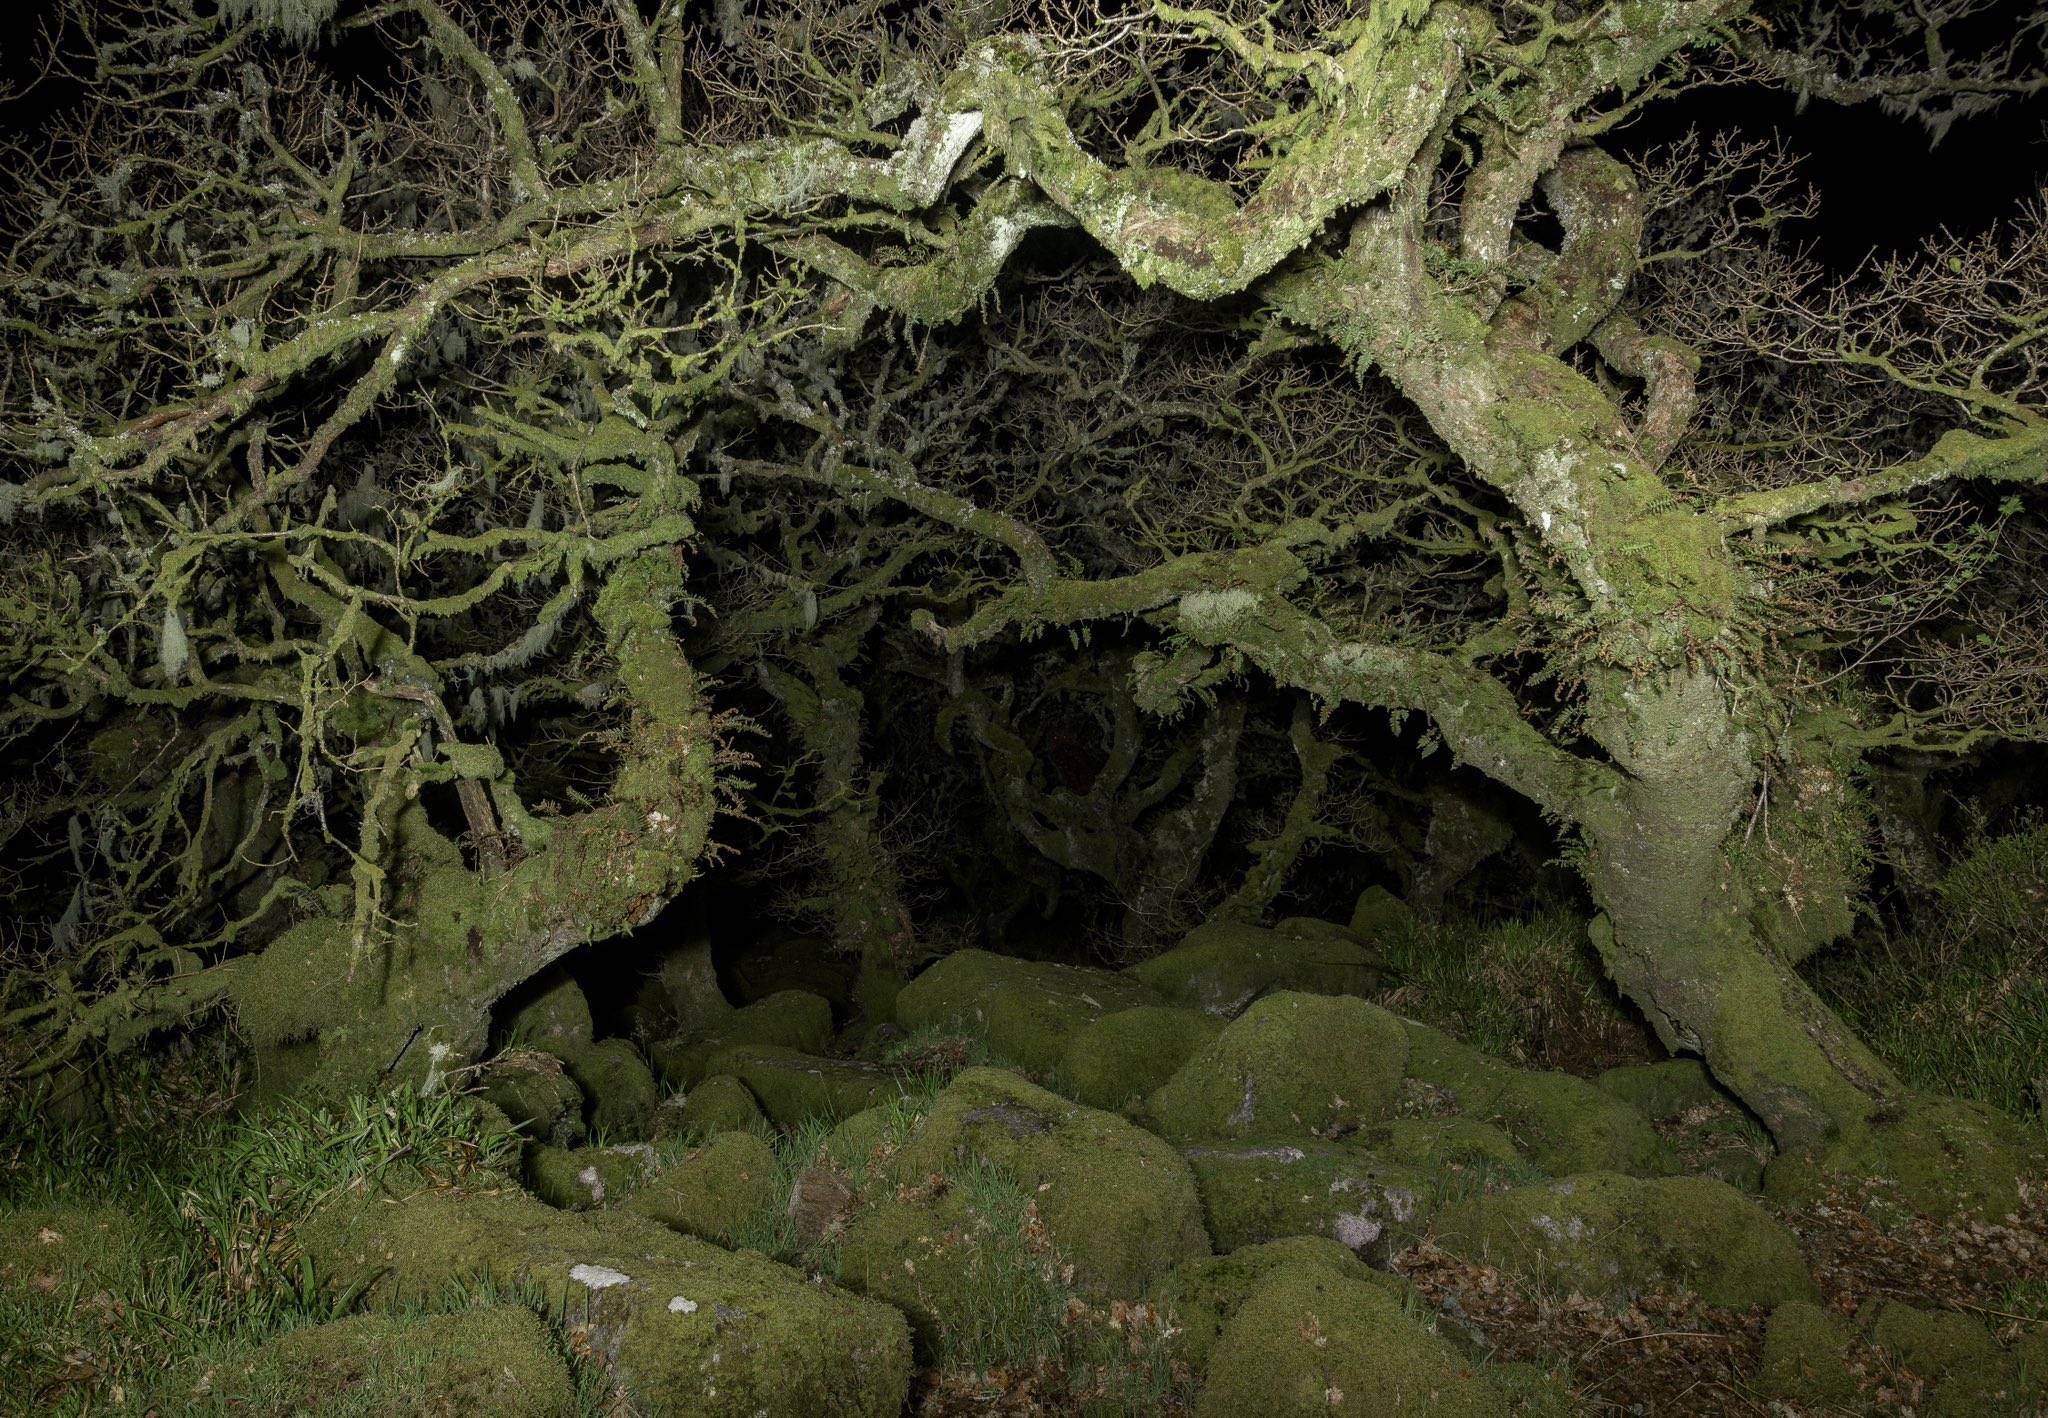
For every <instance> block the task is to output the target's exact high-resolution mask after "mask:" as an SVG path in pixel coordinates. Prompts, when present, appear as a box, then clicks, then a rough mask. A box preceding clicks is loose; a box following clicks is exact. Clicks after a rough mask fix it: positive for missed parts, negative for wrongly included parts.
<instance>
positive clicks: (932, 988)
mask: <svg viewBox="0 0 2048 1418" xmlns="http://www.w3.org/2000/svg"><path fill="white" fill-rule="evenodd" d="M1159 1003H1161V1001H1160V998H1159V995H1158V993H1157V992H1156V991H1154V990H1152V989H1151V988H1149V987H1148V986H1146V985H1144V984H1142V983H1141V982H1139V981H1138V980H1136V979H1133V978H1131V977H1130V976H1128V975H1122V974H1118V973H1117V972H1115V971H1112V970H1091V969H1087V968H1086V967H1083V966H1079V965H1055V964H1050V963H1048V962H1045V961H1040V960H1019V959H1017V958H1015V957H1014V956H1009V955H996V954H994V953H992V952H990V951H986V950H962V951H956V952H955V953H954V954H952V955H949V956H947V957H946V958H945V959H943V960H941V961H939V962H938V963H937V964H936V965H933V966H932V967H931V968H930V969H928V970H926V971H925V972H924V973H923V974H921V975H919V976H918V977H917V978H916V979H914V980H912V981H911V982H910V983H909V984H907V985H905V986H904V987H903V990H902V993H900V994H898V995H897V996H896V1022H897V1023H898V1024H900V1025H902V1026H903V1027H904V1028H905V1029H928V1028H936V1029H953V1030H958V1031H960V1032H963V1033H969V1034H978V1035H980V1036H982V1037H983V1038H985V1039H987V1041H988V1047H989V1050H990V1052H992V1053H993V1054H995V1055H996V1056H997V1057H998V1058H1001V1059H1004V1060H1006V1061H1008V1062H1011V1063H1014V1064H1016V1065H1018V1066H1019V1067H1021V1068H1026V1069H1030V1070H1031V1071H1033V1072H1035V1073H1047V1072H1050V1071H1051V1070H1052V1069H1053V1068H1055V1067H1057V1066H1058V1064H1059V1061H1060V1055H1061V1054H1063V1053H1065V1052H1066V1047H1067V1041H1068V1039H1069V1038H1070V1037H1071V1036H1072V1035H1073V1034H1074V1033H1075V1031H1077V1030H1079V1029H1080V1028H1081V1027H1082V1026H1083V1025H1085V1024H1087V1023H1089V1022H1090V1021H1092V1020H1095V1019H1098V1018H1100V1017H1101V1016H1103V1015H1105V1014H1114V1013H1116V1012H1117V1011H1119V1010H1125V1009H1135V1008H1137V1007H1138V1006H1139V1005H1145V1004H1159Z"/></svg>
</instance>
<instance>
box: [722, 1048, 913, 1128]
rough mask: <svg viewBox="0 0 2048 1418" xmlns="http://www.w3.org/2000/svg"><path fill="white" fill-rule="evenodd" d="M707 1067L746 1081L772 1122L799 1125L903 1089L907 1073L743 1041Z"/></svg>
mask: <svg viewBox="0 0 2048 1418" xmlns="http://www.w3.org/2000/svg"><path fill="white" fill-rule="evenodd" d="M705 1066H706V1068H707V1070H709V1071H710V1072H713V1073H723V1074H729V1075H731V1076H732V1077H734V1078H737V1079H738V1080H739V1081H740V1082H741V1083H743V1084H745V1085H746V1087H747V1091H748V1092H750V1093H752V1094H753V1095H754V1097H755V1098H756V1099H758V1100H759V1102H760V1104H761V1110H762V1111H763V1112H765V1113H766V1114H767V1115H768V1118H769V1120H770V1121H771V1122H774V1123H776V1124H777V1125H779V1126H781V1127H795V1126H797V1125H798V1124H800V1123H806V1122H809V1121H811V1120H812V1119H815V1118H824V1119H828V1120H836V1119H839V1118H845V1117H851V1116H852V1115H853V1114H855V1113H858V1112H860V1111H861V1110H862V1109H863V1108H871V1107H873V1106H874V1105H875V1104H877V1103H880V1102H882V1101H884V1100H885V1099H888V1098H891V1097H894V1096H895V1095H896V1094H897V1093H900V1092H901V1091H902V1090H903V1089H904V1088H905V1087H906V1086H907V1085H908V1083H909V1079H908V1076H907V1075H905V1074H904V1073H902V1072H900V1071H899V1070H896V1069H890V1068H884V1067H883V1066H881V1065H880V1064H873V1063H866V1062H863V1061H861V1060H858V1059H824V1058H818V1057H816V1056H815V1055H811V1054H805V1053H799V1052H798V1051H797V1050H795V1049H783V1048H776V1047H774V1046H772V1045H767V1044H743V1045H740V1046H738V1047H735V1048H728V1049H723V1050H721V1051H720V1052H718V1053H716V1054H714V1055H712V1057H711V1058H710V1060H709V1061H708V1062H707V1063H706V1065H705Z"/></svg>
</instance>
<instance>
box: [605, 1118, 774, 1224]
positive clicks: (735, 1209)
mask: <svg viewBox="0 0 2048 1418" xmlns="http://www.w3.org/2000/svg"><path fill="white" fill-rule="evenodd" d="M775 1168H776V1162H775V1150H774V1149H773V1148H771V1147H770V1146H769V1145H768V1144H767V1143H765V1142H763V1141H762V1140H761V1139H760V1138H759V1137H756V1136H755V1135H754V1134H753V1133H750V1132H723V1133H720V1134H718V1135H717V1136H716V1137H714V1138H712V1139H711V1140H710V1141H709V1142H707V1143H705V1144H704V1145H703V1146H702V1147H700V1148H697V1149H696V1150H695V1151H693V1152H691V1153H689V1154H688V1155H687V1156H685V1157H682V1158H681V1159H679V1160H677V1161H675V1162H672V1163H670V1164H669V1165H668V1166H666V1167H663V1168H661V1169H660V1170H659V1171H657V1172H656V1173H655V1174H654V1175H653V1176H652V1177H650V1178H648V1179H647V1181H646V1183H645V1184H643V1185H642V1186H641V1187H640V1189H639V1190H638V1191H636V1192H634V1193H633V1195H632V1197H631V1198H630V1199H629V1200H628V1201H627V1202H626V1209H627V1210H628V1211H631V1212H633V1213H635V1214H636V1215H640V1216H646V1217H650V1218H652V1219H653V1220H656V1221H659V1222H660V1223H661V1224H662V1225H664V1226H667V1227H670V1228H672V1229H674V1230H677V1231H682V1232H685V1233H687V1234H689V1235H692V1236H702V1237H703V1238H704V1239H705V1240H707V1241H718V1242H720V1243H722V1244H731V1242H732V1239H733V1238H734V1237H735V1236H737V1235H739V1234H740V1232H741V1230H742V1229H743V1228H744V1227H745V1226H746V1224H747V1222H748V1220H749V1219H750V1218H751V1217H753V1216H754V1215H756V1213H759V1212H761V1211H765V1210H767V1209H769V1208H771V1207H773V1206H774V1205H775V1204H776V1201H777V1199H778V1198H777V1191H776V1185H775Z"/></svg>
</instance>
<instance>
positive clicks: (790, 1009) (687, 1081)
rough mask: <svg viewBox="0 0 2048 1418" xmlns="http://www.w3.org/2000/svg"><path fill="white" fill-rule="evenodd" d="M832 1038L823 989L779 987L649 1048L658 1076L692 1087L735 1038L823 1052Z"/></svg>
mask: <svg viewBox="0 0 2048 1418" xmlns="http://www.w3.org/2000/svg"><path fill="white" fill-rule="evenodd" d="M831 1041H832V1006H831V1004H830V1003H828V1002H827V1001H826V1000H825V998H824V997H823V996H822V995H815V994H811V993H810V992H808V991H805V990H778V991H776V992H775V993H774V994H772V995H769V996H767V997H766V998H765V999H760V1000H756V1001H755V1002H754V1003H752V1004H749V1005H744V1006H742V1007H741V1008H739V1009H736V1010H733V1011H732V1012H731V1013H730V1014H727V1015H725V1016H724V1017H723V1018H721V1019H720V1020H719V1021H718V1027H717V1028H716V1029H715V1030H713V1031H712V1032H710V1033H708V1034H703V1035H686V1036H681V1037H678V1038H674V1039H664V1040H662V1041H661V1042H659V1043H657V1044H653V1045H651V1046H649V1048H648V1051H647V1052H648V1054H649V1056H650V1057H651V1058H652V1059H653V1060H654V1067H655V1070H656V1071H657V1072H658V1073H659V1074H660V1075H661V1081H662V1082H663V1083H665V1084H667V1085H668V1086H669V1087H670V1088H690V1087H694V1086H695V1085H696V1084H697V1083H698V1081H699V1080H701V1079H702V1078H703V1077H704V1076H705V1065H706V1063H708V1062H709V1061H710V1059H711V1058H712V1057H713V1056H714V1055H717V1054H719V1053H721V1052H723V1051H724V1050H725V1049H727V1048H730V1047H731V1046H733V1045H735V1044H766V1045H770V1046H772V1047H775V1048H781V1049H795V1050H796V1051H798V1052H799V1053H805V1054H815V1053H819V1052H821V1051H822V1050H823V1049H824V1048H825V1046H826V1045H827V1044H829V1043H830V1042H831Z"/></svg>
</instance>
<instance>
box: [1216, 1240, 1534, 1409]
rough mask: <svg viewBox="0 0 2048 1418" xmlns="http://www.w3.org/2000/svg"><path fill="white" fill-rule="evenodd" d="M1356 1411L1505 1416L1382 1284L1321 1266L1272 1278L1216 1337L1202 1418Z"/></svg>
mask: <svg viewBox="0 0 2048 1418" xmlns="http://www.w3.org/2000/svg"><path fill="white" fill-rule="evenodd" d="M1340 1405H1342V1407H1341V1408H1340ZM1353 1407H1355V1409H1356V1411H1358V1412H1360V1413H1373V1414H1411V1413H1412V1414H1429V1415H1432V1418H1494V1416H1495V1415H1501V1418H1504V1415H1505V1414H1506V1413H1507V1411H1508V1408H1507V1402H1506V1400H1505V1399H1504V1398H1503V1397H1502V1395H1501V1394H1500V1393H1499V1392H1498V1391H1497V1390H1496V1389H1494V1387H1493V1386H1492V1385H1491V1384H1489V1383H1488V1382H1487V1381H1486V1380H1485V1379H1484V1378H1482V1377H1481V1376H1480V1375H1479V1374H1478V1373H1477V1372H1476V1371H1475V1369H1474V1368H1473V1366H1472V1364H1471V1363H1470V1362H1469V1361H1468V1360H1466V1359H1465V1358H1464V1357H1463V1356H1462V1355H1460V1354H1459V1353H1458V1351H1457V1350H1456V1349H1454V1348H1452V1347H1451V1345H1450V1344H1449V1343H1447V1342H1446V1341H1445V1340H1444V1339H1442V1338H1441V1337H1439V1336H1438V1335H1435V1334H1433V1333H1431V1332H1430V1331H1429V1330H1427V1329H1425V1328H1424V1327H1423V1326H1422V1324H1421V1323H1419V1322H1418V1321H1417V1320H1415V1319H1413V1318H1411V1317H1410V1316H1409V1315H1408V1314H1407V1313H1405V1312H1404V1310H1403V1306H1402V1303H1401V1301H1400V1300H1399V1299H1398V1298H1396V1297H1395V1296H1393V1295H1390V1294H1389V1293H1388V1292H1387V1291H1386V1290H1385V1289H1383V1288H1382V1287H1381V1286H1380V1285H1378V1284H1376V1283H1374V1282H1372V1281H1368V1280H1365V1279H1362V1278H1360V1277H1358V1276H1356V1275H1346V1274H1343V1273H1342V1272H1340V1271H1339V1270H1337V1269H1335V1268H1333V1267H1331V1266H1329V1265H1325V1264H1321V1263H1317V1262H1306V1263H1304V1262H1296V1263H1292V1264H1287V1265H1282V1266H1280V1267H1278V1268H1276V1269H1274V1270H1273V1271H1272V1272H1271V1273H1270V1274H1268V1275H1267V1276H1265V1277H1264V1278H1263V1279H1262V1280H1260V1281H1259V1282H1258V1283H1257V1284H1256V1285H1254V1286H1253V1287H1252V1289H1251V1290H1250V1292H1249V1293H1248V1294H1247V1295H1246V1296H1245V1298H1244V1301H1243V1303H1242V1304H1240V1305H1239V1306H1238V1308H1237V1312H1236V1313H1235V1314H1234V1315H1232V1316H1231V1318H1230V1320H1229V1322H1228V1323H1227V1324H1226V1325H1224V1327H1223V1331H1222V1333H1221V1334H1220V1335H1219V1336H1218V1337H1217V1339H1216V1342H1215V1346H1214V1348H1213V1349H1212V1350H1211V1352H1210V1356H1209V1377H1208V1381H1207V1382H1206V1383H1205V1384H1204V1385H1203V1386H1202V1392H1201V1397H1200V1398H1199V1399H1197V1400H1196V1403H1195V1418H1241V1415H1244V1414H1250V1413H1256V1414H1259V1415H1261V1418H1295V1415H1300V1418H1309V1415H1314V1418H1328V1415H1329V1414H1330V1413H1331V1412H1332V1411H1344V1410H1345V1409H1350V1408H1353Z"/></svg>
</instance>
